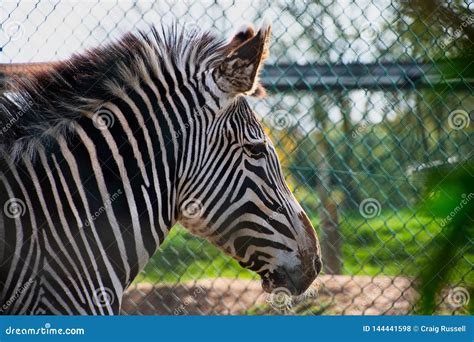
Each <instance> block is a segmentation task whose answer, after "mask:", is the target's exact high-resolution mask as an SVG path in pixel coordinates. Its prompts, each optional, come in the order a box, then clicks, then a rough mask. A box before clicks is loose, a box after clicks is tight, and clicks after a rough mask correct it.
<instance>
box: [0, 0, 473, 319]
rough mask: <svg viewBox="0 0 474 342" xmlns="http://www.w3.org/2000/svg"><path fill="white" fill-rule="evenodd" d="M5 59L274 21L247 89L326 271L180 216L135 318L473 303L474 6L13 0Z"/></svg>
mask: <svg viewBox="0 0 474 342" xmlns="http://www.w3.org/2000/svg"><path fill="white" fill-rule="evenodd" d="M0 8H1V10H0V25H1V29H0V49H1V50H0V63H4V64H2V65H1V67H0V86H1V85H3V88H1V87H0V91H2V90H1V89H3V90H5V89H7V84H8V75H9V71H8V67H7V66H6V64H10V63H34V62H47V61H53V60H58V59H64V58H67V57H69V56H70V55H71V54H72V53H75V52H80V51H82V50H84V49H85V48H88V47H93V46H97V45H100V44H102V43H104V42H107V41H110V40H113V39H117V38H118V37H120V36H121V35H122V34H124V33H126V32H128V31H136V30H138V29H142V30H145V31H148V30H149V28H150V25H162V24H164V25H169V24H171V23H172V22H173V21H176V20H177V21H178V24H179V25H181V26H183V27H184V29H185V30H188V29H189V30H193V29H196V28H197V29H201V30H211V31H213V32H215V33H216V34H217V35H219V36H222V37H231V35H232V34H233V33H234V32H235V31H236V30H237V29H238V28H239V27H240V26H241V25H242V24H244V23H247V22H251V23H253V24H254V25H255V26H258V25H259V24H260V23H261V21H262V18H264V17H266V18H269V19H270V20H271V21H272V25H273V37H272V41H271V54H270V57H269V59H268V60H267V62H266V66H265V70H264V72H263V77H262V80H263V83H264V84H265V86H266V88H267V89H268V93H269V94H268V96H267V97H266V98H264V99H259V100H255V99H249V101H251V104H252V106H253V108H254V110H255V111H256V113H257V114H258V116H259V117H260V118H261V120H262V122H263V124H264V126H265V128H266V130H267V133H268V134H269V135H270V137H271V138H272V140H273V142H274V144H275V146H276V147H277V150H278V153H279V156H280V158H281V162H282V166H283V170H284V173H285V175H286V177H287V182H288V183H289V185H290V188H291V189H292V191H293V192H294V193H295V196H296V197H297V198H298V200H299V201H300V202H301V204H302V206H303V207H304V208H305V210H306V211H307V213H308V215H309V216H310V219H311V221H312V222H313V224H314V226H315V227H316V229H317V230H318V234H319V236H320V239H321V244H322V248H323V257H324V261H325V269H324V272H323V275H322V276H321V277H320V279H319V280H318V282H317V283H316V284H314V286H313V287H312V288H311V289H310V291H309V292H308V293H307V294H306V295H305V296H303V298H298V299H291V298H286V297H280V296H278V295H267V294H264V293H263V292H262V290H261V287H260V283H259V281H258V279H257V276H256V275H254V274H253V273H251V272H248V271H246V270H244V269H242V268H241V267H240V266H239V265H238V264H237V263H236V262H234V261H233V260H232V259H231V258H229V257H227V256H225V255H223V254H222V253H221V252H219V251H218V250H217V249H216V248H214V247H213V246H211V245H210V244H209V243H207V242H205V241H203V240H201V239H199V238H196V237H193V236H192V235H190V234H189V233H188V232H187V231H186V230H185V229H183V228H182V227H179V226H176V227H174V228H173V230H172V232H171V233H170V235H169V237H168V238H167V240H166V241H165V243H164V244H163V245H162V246H161V247H160V249H159V251H158V252H157V253H156V254H155V256H154V257H153V259H152V260H151V262H150V263H149V264H148V265H147V266H146V268H145V270H144V271H143V272H142V273H141V274H140V275H139V277H138V278H137V279H136V280H135V282H134V283H133V284H132V286H131V287H130V289H129V290H128V292H127V294H126V296H125V298H124V302H123V313H124V314H170V315H183V314H198V315H199V314H280V315H281V314H410V313H425V314H431V313H437V314H469V313H472V312H473V300H472V299H471V297H472V296H473V286H474V285H473V284H474V272H473V262H474V248H473V240H474V235H473V229H472V227H473V224H474V210H473V205H474V168H473V160H474V156H473V152H474V148H473V147H474V129H473V128H474V123H473V122H474V90H473V89H474V63H473V62H474V58H473V57H474V48H473V46H474V3H473V2H472V1H468V0H463V1H462V0H456V1H454V0H453V1H438V0H413V1H409V0H390V1H389V0H377V1H375V0H358V1H348V0H347V1H329V0H327V1H325V0H302V1H281V0H280V1H272V0H268V1H267V0H253V1H250V0H239V1H235V0H234V1H230V0H222V1H220V0H214V1H211V0H209V1H193V0H184V1H126V0H123V1H122V0H120V1H119V0H117V1H58V0H56V1H53V0H44V1H11V0H3V1H2V2H1V4H0Z"/></svg>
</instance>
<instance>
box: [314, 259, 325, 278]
mask: <svg viewBox="0 0 474 342" xmlns="http://www.w3.org/2000/svg"><path fill="white" fill-rule="evenodd" d="M313 264H314V269H315V270H316V275H318V274H319V272H321V268H322V267H323V264H322V262H321V260H320V259H319V258H315V259H314V260H313Z"/></svg>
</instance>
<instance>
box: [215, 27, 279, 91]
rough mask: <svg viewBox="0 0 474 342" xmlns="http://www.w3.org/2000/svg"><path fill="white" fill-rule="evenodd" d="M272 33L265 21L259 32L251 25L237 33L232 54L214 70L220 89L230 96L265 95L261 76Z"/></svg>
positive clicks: (230, 44)
mask: <svg viewBox="0 0 474 342" xmlns="http://www.w3.org/2000/svg"><path fill="white" fill-rule="evenodd" d="M270 32H271V27H270V25H269V24H264V25H262V28H261V29H260V30H259V31H258V32H257V34H256V35H254V34H253V29H252V28H251V27H248V28H247V29H246V30H243V31H242V30H241V32H239V33H237V34H236V35H235V37H234V38H233V39H232V41H231V42H230V43H229V45H228V46H229V49H230V53H229V54H228V55H227V57H226V58H225V59H224V61H223V62H222V63H221V64H220V65H219V66H218V67H216V69H214V72H213V77H214V81H215V82H216V84H217V86H218V87H219V89H221V90H222V91H223V92H225V93H228V94H230V95H238V94H247V95H254V96H262V95H263V94H264V93H265V91H264V89H263V87H262V86H261V85H260V83H259V81H258V77H259V71H260V68H261V66H262V65H263V62H264V61H265V59H266V57H267V56H268V45H269V41H270Z"/></svg>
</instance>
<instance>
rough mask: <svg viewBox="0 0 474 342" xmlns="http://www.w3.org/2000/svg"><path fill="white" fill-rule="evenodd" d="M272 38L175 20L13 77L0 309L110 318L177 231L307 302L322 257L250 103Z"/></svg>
mask: <svg viewBox="0 0 474 342" xmlns="http://www.w3.org/2000/svg"><path fill="white" fill-rule="evenodd" d="M270 32H271V26H270V24H268V23H264V24H262V26H261V28H260V29H259V30H258V31H257V30H254V28H253V27H252V26H251V25H248V26H246V27H244V28H242V29H241V30H239V31H238V32H237V33H236V34H235V35H234V36H233V37H232V38H231V39H229V40H224V39H220V38H218V37H217V36H216V35H214V34H213V33H211V32H207V31H206V32H204V31H200V30H191V31H189V30H186V29H183V28H180V27H179V26H178V25H177V24H174V25H171V26H166V27H165V26H162V27H161V28H151V29H150V31H149V32H144V31H139V32H138V33H128V34H126V35H125V36H123V37H122V38H120V39H118V40H117V41H114V42H111V43H108V44H107V45H103V46H99V47H97V48H93V49H90V50H87V51H85V52H83V53H79V54H76V55H73V56H72V57H70V58H69V59H67V60H64V61H58V62H54V63H52V64H51V65H49V66H48V67H47V68H42V69H41V70H40V71H36V72H32V73H30V74H28V75H24V76H23V77H21V78H17V79H16V80H15V81H14V83H12V84H13V86H12V87H13V89H11V90H9V91H6V92H4V93H3V94H2V95H1V96H0V121H1V127H2V130H1V138H0V143H1V149H0V154H1V157H0V167H1V169H0V171H1V173H0V194H1V201H0V203H2V204H3V210H1V212H2V215H1V216H2V217H1V222H0V223H1V224H0V312H1V313H2V314H54V315H76V314H79V315H115V314H119V312H120V305H121V300H122V296H123V293H124V291H125V290H126V289H127V287H128V286H129V285H130V284H131V282H132V281H133V279H134V278H135V277H136V276H137V274H138V273H139V272H140V271H141V270H142V269H143V268H144V266H145V265H146V263H147V261H148V260H149V259H150V257H151V256H152V255H153V254H154V253H155V251H156V250H157V248H158V247H159V246H160V244H161V243H162V242H163V240H164V239H165V238H166V236H167V234H168V232H169V231H170V229H171V228H172V227H173V226H174V225H175V224H176V223H178V222H179V223H180V224H182V225H183V226H184V227H185V228H187V229H188V230H189V231H190V232H191V233H192V234H194V235H196V236H199V237H201V238H203V239H206V240H208V241H210V243H212V244H214V245H215V246H217V247H218V248H219V249H220V250H222V251H223V252H225V253H227V254H228V255H230V256H231V257H233V258H234V259H235V260H237V261H238V262H239V264H240V265H241V266H242V267H245V268H247V269H249V270H252V271H254V272H256V273H257V274H258V275H259V276H260V277H261V281H262V288H263V290H264V291H266V292H269V293H271V292H272V291H275V290H276V289H279V288H283V289H285V290H287V291H288V293H290V294H291V295H299V294H302V293H303V292H304V291H306V289H307V288H308V287H309V286H310V285H311V283H312V282H313V281H314V280H315V278H316V276H317V275H318V273H319V272H320V270H321V267H322V261H321V253H320V247H319V242H318V238H317V236H316V233H315V229H314V227H313V226H312V224H311V222H310V220H309V219H308V217H307V215H306V213H305V212H304V210H303V209H302V207H301V206H300V204H299V203H298V202H297V200H296V199H295V197H294V195H293V194H292V193H291V191H290V190H289V188H288V186H287V184H286V182H285V178H284V175H283V172H282V170H281V166H280V162H279V160H278V157H277V154H276V151H275V148H274V146H273V145H272V142H271V141H270V139H269V137H268V136H267V135H266V134H265V132H264V129H263V127H262V125H261V124H260V122H259V120H258V118H257V116H256V114H255V113H254V112H253V111H252V109H251V107H250V105H249V103H248V97H250V96H254V97H262V96H264V94H265V90H264V88H263V86H262V85H261V83H260V81H259V74H260V71H261V68H262V65H263V63H264V60H265V58H266V57H267V55H268V52H269V41H270Z"/></svg>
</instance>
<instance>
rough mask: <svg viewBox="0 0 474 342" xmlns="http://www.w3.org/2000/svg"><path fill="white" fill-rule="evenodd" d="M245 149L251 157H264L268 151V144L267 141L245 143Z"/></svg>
mask: <svg viewBox="0 0 474 342" xmlns="http://www.w3.org/2000/svg"><path fill="white" fill-rule="evenodd" d="M244 150H245V152H246V153H247V154H248V155H249V156H251V157H263V156H264V155H265V154H266V153H267V144H266V143H265V142H259V143H254V144H245V145H244Z"/></svg>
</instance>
